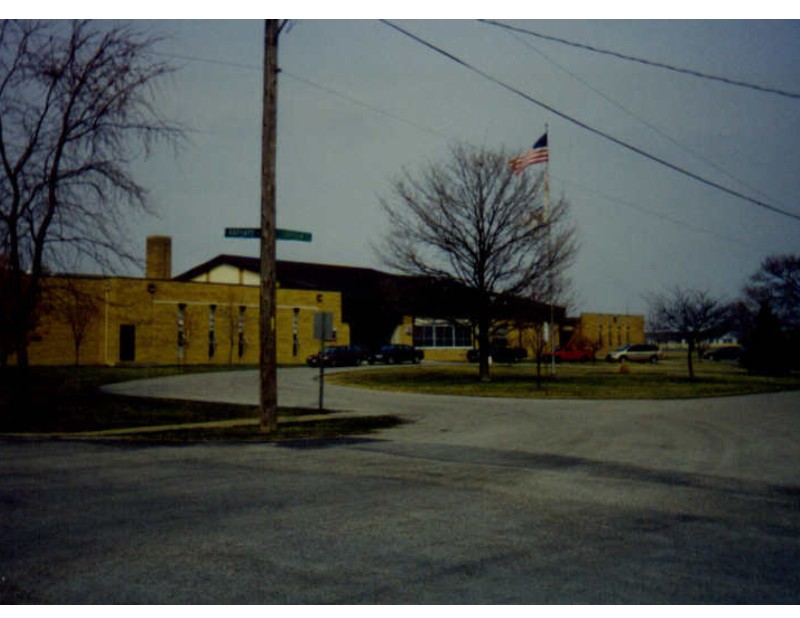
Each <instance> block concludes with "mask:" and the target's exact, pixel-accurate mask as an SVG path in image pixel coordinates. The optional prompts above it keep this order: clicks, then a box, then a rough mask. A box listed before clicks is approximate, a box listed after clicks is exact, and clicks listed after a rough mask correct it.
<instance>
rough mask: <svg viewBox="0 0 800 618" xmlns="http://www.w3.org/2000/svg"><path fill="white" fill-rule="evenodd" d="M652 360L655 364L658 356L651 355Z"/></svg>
mask: <svg viewBox="0 0 800 618" xmlns="http://www.w3.org/2000/svg"><path fill="white" fill-rule="evenodd" d="M650 362H651V363H652V364H654V365H655V364H656V363H657V362H658V356H651V357H650Z"/></svg>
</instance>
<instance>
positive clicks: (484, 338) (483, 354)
mask: <svg viewBox="0 0 800 618" xmlns="http://www.w3.org/2000/svg"><path fill="white" fill-rule="evenodd" d="M489 321H490V320H489V316H488V315H486V312H483V315H481V316H480V318H479V319H478V351H479V359H478V360H479V362H478V365H479V369H478V375H479V377H480V381H481V382H491V381H492V375H491V368H490V367H489V353H490V350H489Z"/></svg>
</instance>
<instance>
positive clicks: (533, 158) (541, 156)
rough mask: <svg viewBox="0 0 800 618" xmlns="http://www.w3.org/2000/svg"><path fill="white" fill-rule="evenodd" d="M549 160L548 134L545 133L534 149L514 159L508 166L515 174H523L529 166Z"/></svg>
mask: <svg viewBox="0 0 800 618" xmlns="http://www.w3.org/2000/svg"><path fill="white" fill-rule="evenodd" d="M549 160H550V157H549V151H548V149H547V133H545V134H544V135H542V136H541V137H540V138H539V139H538V140H536V143H535V144H534V145H533V148H531V149H530V150H528V151H526V152H523V153H522V154H521V155H519V156H518V157H514V158H513V159H511V161H509V162H508V164H509V166H511V171H512V172H514V174H521V173H522V171H523V170H524V169H525V168H526V167H528V166H529V165H535V164H536V163H546V162H547V161H549Z"/></svg>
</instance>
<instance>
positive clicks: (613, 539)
mask: <svg viewBox="0 0 800 618" xmlns="http://www.w3.org/2000/svg"><path fill="white" fill-rule="evenodd" d="M315 375H316V374H315V372H314V371H313V370H308V369H305V368H298V369H290V370H281V372H280V376H279V402H280V403H281V405H304V406H305V405H309V406H313V405H315V404H316V394H317V391H316V383H315V382H314V377H315ZM131 388H137V389H139V392H140V393H142V392H145V390H146V391H147V392H150V393H152V394H156V395H159V396H176V397H181V398H192V397H196V398H198V399H217V400H226V401H229V400H235V401H237V402H240V403H252V402H255V400H256V396H257V377H256V375H255V373H254V372H253V373H250V372H237V373H226V374H214V375H202V376H200V375H198V376H181V377H179V378H170V379H159V380H150V381H142V382H141V383H139V384H138V385H136V386H135V387H134V386H131V385H120V386H116V387H114V389H115V390H116V391H117V392H131V391H130V390H129V389H131ZM326 404H327V406H328V407H335V408H337V409H342V410H348V411H352V412H357V413H381V414H383V413H392V414H399V415H401V416H404V417H406V418H408V419H411V420H413V421H414V422H413V423H410V424H406V425H402V426H400V427H396V428H393V429H390V430H385V431H383V432H381V433H379V434H376V435H371V436H369V437H365V438H362V439H349V440H343V441H340V442H332V443H325V444H318V445H316V446H315V447H306V448H294V447H286V446H276V445H252V444H251V445H238V444H229V445H192V446H157V445H150V446H147V445H141V444H139V445H130V444H125V443H117V442H97V441H95V442H72V441H13V442H12V441H6V442H0V475H2V476H0V478H1V479H2V480H0V595H3V598H4V599H5V600H12V601H13V600H22V601H30V602H40V603H797V602H798V601H799V600H800V576H798V569H797V565H798V564H800V449H797V444H798V439H799V438H800V394H798V393H781V394H773V395H759V396H748V397H731V398H720V399H703V400H684V401H649V402H642V401H624V402H613V401H609V402H590V401H523V400H493V399H462V398H455V397H438V396H416V395H400V394H396V393H378V392H366V391H359V390H356V389H349V388H342V387H334V386H328V387H327V389H326Z"/></svg>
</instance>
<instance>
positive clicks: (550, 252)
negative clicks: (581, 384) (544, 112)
mask: <svg viewBox="0 0 800 618" xmlns="http://www.w3.org/2000/svg"><path fill="white" fill-rule="evenodd" d="M544 134H545V135H546V136H547V146H548V149H549V147H550V135H549V129H548V126H547V124H546V123H545V125H544ZM544 213H545V217H546V220H547V259H548V262H550V263H551V266H550V272H549V273H548V274H549V285H548V287H549V288H550V375H551V376H555V375H556V331H555V324H554V322H555V318H554V314H555V289H554V287H553V269H552V259H553V237H552V234H551V229H552V226H551V225H550V223H551V221H550V157H549V155H548V157H547V161H545V164H544Z"/></svg>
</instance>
